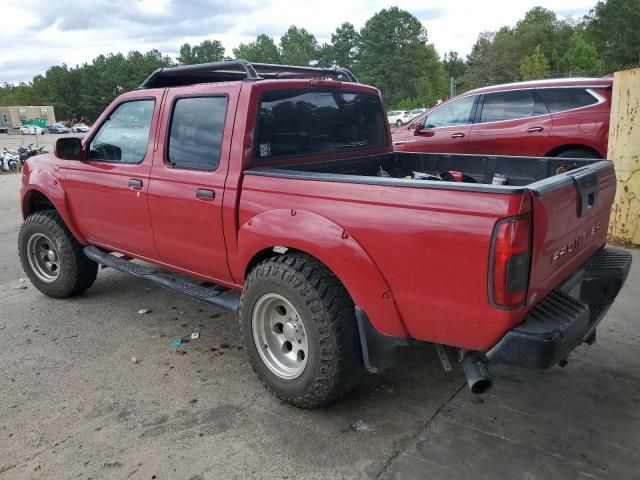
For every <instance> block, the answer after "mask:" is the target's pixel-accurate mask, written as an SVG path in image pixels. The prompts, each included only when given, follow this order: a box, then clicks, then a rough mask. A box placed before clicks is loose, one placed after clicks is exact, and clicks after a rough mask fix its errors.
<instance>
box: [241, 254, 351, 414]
mask: <svg viewBox="0 0 640 480" xmlns="http://www.w3.org/2000/svg"><path fill="white" fill-rule="evenodd" d="M240 326H241V329H242V337H243V341H244V344H245V350H246V352H247V354H248V356H249V361H250V363H251V366H252V367H253V370H254V371H255V372H256V374H257V375H258V377H259V378H260V380H261V381H262V382H263V383H264V385H265V386H266V388H267V389H268V390H269V391H271V392H272V393H273V394H275V395H276V396H277V397H278V398H280V399H281V400H284V401H286V402H288V403H290V404H292V405H295V406H298V407H302V408H314V407H318V406H321V405H326V404H329V403H331V402H333V401H335V400H336V399H337V398H338V397H340V396H341V395H344V394H345V393H347V392H348V391H349V390H351V389H352V388H353V387H354V386H355V385H357V382H358V380H359V378H360V376H361V373H362V372H363V368H362V353H361V349H360V343H359V338H358V332H357V325H356V321H355V312H354V305H353V302H352V300H351V298H350V297H349V294H348V293H347V291H346V290H345V288H344V286H343V285H342V284H341V283H340V281H339V280H338V279H337V278H336V276H335V275H334V274H333V273H332V272H331V271H330V270H329V269H327V268H326V267H325V266H324V265H323V264H322V263H321V262H319V261H318V260H316V259H314V258H312V257H309V256H307V255H304V254H286V255H282V256H279V257H274V258H271V259H268V260H265V261H263V262H262V263H260V264H258V265H257V266H256V267H255V268H254V269H253V270H252V271H251V273H250V274H249V275H248V276H247V280H246V282H245V286H244V289H243V292H242V298H241V307H240Z"/></svg>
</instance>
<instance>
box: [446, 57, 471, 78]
mask: <svg viewBox="0 0 640 480" xmlns="http://www.w3.org/2000/svg"><path fill="white" fill-rule="evenodd" d="M442 66H443V68H444V71H445V73H446V75H447V77H448V78H451V77H453V78H460V77H461V76H462V75H464V73H465V72H466V71H467V63H466V62H465V61H464V59H462V58H460V57H459V56H458V52H453V51H451V52H448V53H445V54H444V58H443V59H442Z"/></svg>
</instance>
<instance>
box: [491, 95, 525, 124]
mask: <svg viewBox="0 0 640 480" xmlns="http://www.w3.org/2000/svg"><path fill="white" fill-rule="evenodd" d="M534 107H535V100H534V98H533V94H532V92H531V91H530V90H515V91H510V92H496V93H487V94H485V96H484V103H483V106H482V114H481V115H480V123H484V122H500V121H504V120H515V119H518V118H527V117H530V116H532V115H533V113H534Z"/></svg>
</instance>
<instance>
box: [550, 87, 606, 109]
mask: <svg viewBox="0 0 640 480" xmlns="http://www.w3.org/2000/svg"><path fill="white" fill-rule="evenodd" d="M538 93H539V94H540V96H541V97H542V100H544V103H546V104H547V107H548V108H549V111H550V112H551V113H556V112H561V111H563V110H571V109H573V108H580V107H586V106H588V105H593V104H595V103H598V99H597V98H595V97H594V96H593V95H591V94H590V93H589V92H587V91H586V90H585V89H584V88H540V89H538Z"/></svg>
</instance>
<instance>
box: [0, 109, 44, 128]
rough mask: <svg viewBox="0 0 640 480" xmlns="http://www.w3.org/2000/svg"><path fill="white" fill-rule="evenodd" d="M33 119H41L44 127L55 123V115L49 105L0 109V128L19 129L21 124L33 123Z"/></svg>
mask: <svg viewBox="0 0 640 480" xmlns="http://www.w3.org/2000/svg"><path fill="white" fill-rule="evenodd" d="M35 119H43V120H44V123H45V125H51V124H52V123H56V117H55V113H54V112H53V107H52V106H51V105H37V106H34V105H30V106H17V107H0V128H2V129H12V128H19V127H21V126H22V125H23V123H25V122H26V123H33V122H32V121H33V120H35Z"/></svg>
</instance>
